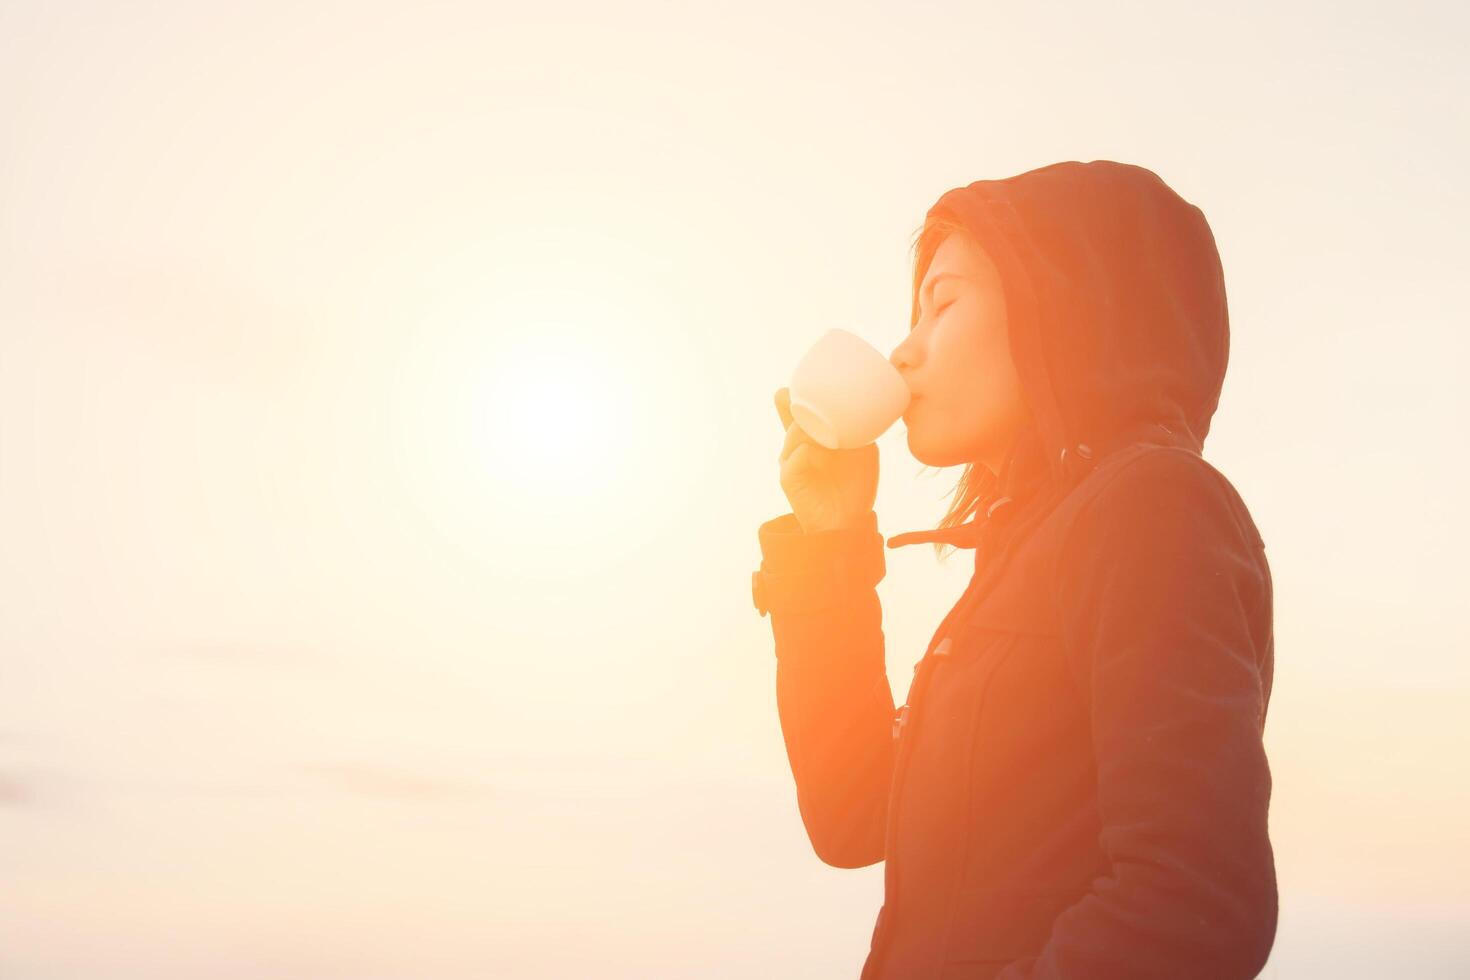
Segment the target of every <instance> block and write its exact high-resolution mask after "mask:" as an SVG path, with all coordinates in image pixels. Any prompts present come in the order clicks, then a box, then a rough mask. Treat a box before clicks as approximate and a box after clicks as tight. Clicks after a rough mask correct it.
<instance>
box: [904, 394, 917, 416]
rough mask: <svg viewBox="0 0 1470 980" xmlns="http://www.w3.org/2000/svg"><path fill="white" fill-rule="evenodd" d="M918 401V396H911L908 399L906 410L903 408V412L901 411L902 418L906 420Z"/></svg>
mask: <svg viewBox="0 0 1470 980" xmlns="http://www.w3.org/2000/svg"><path fill="white" fill-rule="evenodd" d="M918 401H919V396H918V395H912V396H910V397H909V403H908V406H907V407H906V408H904V410H903V417H904V418H908V417H909V413H910V412H912V411H913V410H914V406H915V405H916V404H918Z"/></svg>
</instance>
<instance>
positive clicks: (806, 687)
mask: <svg viewBox="0 0 1470 980" xmlns="http://www.w3.org/2000/svg"><path fill="white" fill-rule="evenodd" d="M936 208H949V209H951V213H955V214H957V215H959V216H960V217H961V218H962V219H964V220H966V221H967V222H968V224H969V226H970V227H971V228H972V230H974V232H975V234H976V235H977V236H978V237H980V238H981V240H982V242H983V243H984V244H985V245H986V247H987V250H989V251H990V252H991V254H992V256H993V257H995V258H996V259H997V264H998V265H999V266H1000V268H1001V271H1002V276H1003V282H1004V284H1005V287H1006V290H1007V301H1008V305H1009V309H1010V310H1011V331H1012V337H1013V339H1012V347H1013V351H1015V352H1017V353H1016V357H1017V368H1018V370H1019V371H1020V373H1021V375H1022V380H1023V384H1024V385H1025V390H1026V394H1027V398H1028V401H1029V402H1030V404H1031V407H1032V409H1033V414H1034V415H1035V416H1037V419H1036V422H1037V424H1036V426H1035V428H1033V429H1031V430H1028V431H1027V432H1026V433H1025V434H1024V435H1023V437H1022V438H1020V439H1018V441H1017V445H1016V449H1015V450H1014V451H1013V453H1012V455H1011V457H1010V458H1009V460H1008V461H1007V464H1006V467H1005V468H1004V470H1003V471H1002V473H1001V474H1000V480H999V485H998V487H997V489H996V491H995V493H994V494H992V495H991V496H990V497H989V498H987V501H985V503H986V507H985V508H984V510H985V511H989V513H988V514H987V515H986V516H985V517H982V518H980V519H978V520H976V521H974V522H972V523H971V524H968V525H965V526H964V528H963V529H962V531H960V532H958V533H956V532H950V535H949V537H948V539H949V540H951V541H952V542H953V543H957V544H962V545H963V546H973V547H975V548H976V552H975V572H974V575H973V577H972V579H971V581H970V583H969V585H968V587H967V588H966V590H965V592H964V594H963V595H962V596H961V597H960V599H959V600H958V601H957V602H956V603H955V605H954V607H953V608H952V609H951V610H950V612H949V614H948V615H947V616H946V617H945V619H944V621H943V622H942V623H941V624H940V625H939V627H938V629H937V630H936V631H935V633H934V635H933V637H932V639H931V640H930V643H929V645H928V648H927V650H926V652H925V655H924V657H923V659H922V660H920V662H919V663H918V665H917V667H916V668H915V674H914V678H913V681H912V684H911V686H910V689H909V694H908V698H907V704H906V706H904V707H902V708H899V709H897V710H895V705H894V700H893V697H892V694H891V691H890V688H889V684H888V679H887V675H886V669H885V649H884V634H883V630H882V610H881V607H880V604H879V599H878V593H877V589H876V586H877V584H878V582H879V581H880V580H881V579H882V578H883V577H884V575H885V572H886V567H885V561H884V551H883V545H884V541H883V537H882V535H881V534H880V533H879V532H878V529H877V518H876V515H875V514H873V513H871V512H870V513H869V514H868V515H867V518H866V520H865V522H864V523H863V524H861V525H860V526H857V527H852V528H847V529H843V530H837V531H826V532H821V533H815V534H809V535H808V534H803V533H802V532H801V530H800V527H799V525H797V524H796V522H795V518H794V516H793V515H791V514H785V515H782V516H781V517H778V518H775V519H773V520H771V521H767V522H766V523H765V524H763V525H761V528H760V531H759V540H760V545H761V550H762V563H761V568H760V570H759V571H757V572H756V573H755V582H754V586H755V588H754V592H755V600H756V605H757V607H758V608H759V609H761V611H762V613H763V614H764V613H765V612H769V614H770V617H771V627H772V631H773V634H774V638H775V648H776V665H777V666H776V692H777V702H778V707H779V712H780V719H781V726H782V732H783V735H784V737H785V743H786V748H787V753H788V758H789V761H790V764H791V770H792V773H793V776H794V778H795V782H796V793H797V801H798V804H799V808H800V812H801V816H802V820H803V822H804V823H805V826H806V830H807V833H808V836H809V837H810V839H811V843H812V846H813V848H814V849H815V851H816V853H817V855H818V856H819V857H820V858H821V859H822V860H823V861H825V862H827V863H828V864H831V865H835V866H837V867H844V868H855V867H861V866H865V865H870V864H873V863H875V862H878V861H883V860H886V861H887V866H886V869H885V879H884V880H885V892H884V901H883V906H882V909H881V910H880V911H879V914H878V918H877V922H876V924H875V926H874V930H873V939H872V949H871V953H870V955H869V957H868V960H867V963H866V965H865V967H864V969H863V974H862V978H863V980H879V978H882V980H927V978H932V980H959V978H968V980H980V978H996V980H1114V978H1116V980H1123V978H1129V980H1153V978H1158V980H1164V978H1168V980H1180V978H1201V980H1203V978H1212V980H1214V978H1218V980H1244V978H1249V977H1254V976H1256V975H1257V973H1258V972H1259V971H1260V969H1261V967H1262V966H1263V964H1264V963H1265V961H1266V958H1267V955H1268V953H1269V951H1270V949H1271V945H1272V942H1273V939H1274V936H1275V930H1276V918H1277V893H1276V879H1275V871H1274V861H1273V855H1272V850H1271V844H1270V841H1269V838H1268V836H1267V809H1268V804H1269V800H1270V795H1271V775H1270V770H1269V768H1268V765H1267V760H1266V756H1265V752H1264V750H1263V746H1262V729H1263V726H1264V723H1265V717H1266V706H1267V703H1268V701H1269V698H1270V693H1271V679H1272V669H1273V642H1272V592H1271V577H1270V569H1269V567H1268V565H1267V562H1266V556H1265V551H1264V545H1263V542H1262V540H1261V537H1260V534H1259V533H1258V532H1257V529H1256V527H1255V524H1254V523H1253V521H1252V520H1251V517H1250V514H1249V512H1248V511H1247V509H1246V507H1245V505H1244V503H1243V502H1242V500H1241V498H1240V496H1239V495H1238V494H1237V493H1236V491H1235V489H1234V487H1233V486H1232V485H1231V484H1230V482H1229V481H1228V480H1227V479H1226V478H1225V477H1224V476H1223V475H1222V474H1221V473H1220V472H1219V471H1217V470H1216V469H1215V468H1214V467H1213V466H1211V465H1210V464H1209V463H1207V462H1206V461H1205V460H1204V459H1203V457H1202V456H1201V454H1200V453H1201V446H1202V443H1203V438H1204V434H1205V433H1206V432H1207V431H1208V427H1209V419H1210V416H1211V415H1212V414H1213V411H1214V408H1215V404H1216V402H1217V400H1218V396H1219V392H1220V387H1221V384H1222V382H1223V377H1224V368H1225V360H1226V350H1227V349H1228V342H1227V339H1226V338H1227V328H1226V318H1225V307H1224V292H1223V282H1222V280H1221V276H1220V266H1219V260H1218V257H1217V256H1216V253H1215V250H1214V245H1213V238H1212V237H1211V236H1210V234H1209V231H1208V226H1207V225H1205V224H1204V219H1203V216H1202V215H1201V214H1200V213H1199V212H1198V210H1197V209H1194V208H1193V206H1192V205H1188V204H1186V203H1184V202H1183V201H1182V200H1181V199H1179V198H1178V197H1177V196H1175V195H1174V194H1173V192H1172V191H1169V190H1168V188H1167V187H1165V186H1164V185H1163V183H1162V181H1159V180H1158V178H1157V177H1156V176H1154V175H1153V174H1152V173H1151V172H1149V171H1146V170H1142V169H1141V168H1132V167H1126V166H1125V165H1121V164H1115V163H1111V162H1108V161H1096V162H1093V163H1089V164H1079V163H1068V164H1058V165H1054V166H1052V167H1047V168H1042V169H1041V170H1038V171H1031V172H1028V173H1027V174H1023V175H1020V176H1019V177H1014V178H1009V179H1008V180H1006V181H993V182H977V184H972V185H969V186H968V187H966V188H959V189H957V190H956V191H951V192H950V193H949V194H947V195H945V197H943V198H941V199H940V202H939V203H938V204H936ZM1130 250H1131V253H1130V254H1131V261H1132V263H1142V264H1146V265H1151V266H1152V269H1153V274H1154V278H1153V279H1152V280H1149V279H1148V277H1147V276H1142V275H1141V274H1137V273H1136V272H1135V273H1133V274H1130V271H1129V270H1132V269H1133V265H1132V264H1130V262H1129V261H1126V260H1124V261H1120V260H1119V255H1118V253H1119V252H1130ZM922 275H923V270H922V269H920V270H919V273H918V275H917V276H916V283H917V281H918V280H919V279H921V278H922ZM1087 284H1090V286H1088V288H1091V289H1092V293H1091V294H1090V301H1089V300H1088V297H1087V296H1082V295H1079V294H1078V292H1077V290H1078V289H1081V288H1083V286H1086V285H1087ZM1130 289H1132V290H1133V292H1132V293H1129V292H1128V290H1130ZM1069 317H1070V318H1071V319H1068V318H1069ZM1064 321H1065V322H1064ZM1059 345H1060V346H1062V347H1068V345H1074V346H1073V347H1071V348H1069V349H1065V350H1056V349H1055V348H1057V347H1058V346H1059ZM1076 348H1081V349H1080V350H1079V349H1076ZM1042 374H1045V375H1046V379H1045V380H1046V381H1049V382H1050V384H1046V383H1045V382H1043V381H1042V380H1039V378H1040V376H1041V375H1042ZM1053 391H1055V392H1059V393H1060V392H1063V391H1065V392H1066V395H1065V397H1060V398H1059V397H1056V396H1055V395H1053V394H1052V392H1053ZM1059 443H1060V444H1059ZM991 505H993V506H991ZM982 512H984V511H982ZM933 537H935V538H942V537H944V535H933ZM889 543H890V545H892V544H893V542H891V541H890V542H889Z"/></svg>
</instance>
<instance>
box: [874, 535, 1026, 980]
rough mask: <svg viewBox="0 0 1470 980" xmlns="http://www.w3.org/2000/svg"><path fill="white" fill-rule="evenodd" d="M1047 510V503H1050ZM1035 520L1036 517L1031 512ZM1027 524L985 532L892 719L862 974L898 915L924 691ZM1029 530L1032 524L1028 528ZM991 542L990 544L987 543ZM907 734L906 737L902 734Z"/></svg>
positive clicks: (879, 967) (879, 953) (878, 960)
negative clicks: (986, 558) (894, 746)
mask: <svg viewBox="0 0 1470 980" xmlns="http://www.w3.org/2000/svg"><path fill="white" fill-rule="evenodd" d="M1047 510H1049V508H1047ZM1032 520H1033V521H1035V520H1036V518H1035V516H1034V515H1033V516H1032ZM1022 529H1023V528H1021V527H1018V528H1012V533H1011V534H1010V535H1008V536H1007V537H1006V539H1005V540H1004V541H1003V542H1001V544H1002V545H1003V546H1002V547H1000V548H995V542H994V539H993V538H991V539H990V540H989V541H987V537H989V536H987V535H984V534H982V537H981V540H980V543H979V544H978V545H977V547H979V548H984V549H986V550H987V551H995V552H996V553H995V554H994V556H993V557H991V559H990V565H989V567H988V568H986V570H985V572H984V573H983V574H977V575H976V576H975V577H974V578H972V579H971V580H970V583H969V584H968V585H967V586H966V587H965V591H964V592H963V593H962V594H961V595H960V598H959V599H958V600H956V602H955V604H954V606H953V607H952V608H951V609H950V611H949V614H948V615H947V616H945V618H944V620H943V622H941V623H940V624H939V629H938V630H936V631H935V635H936V636H938V637H940V639H939V640H938V642H937V643H935V644H934V645H933V646H931V647H930V648H929V649H928V650H927V651H925V653H924V656H923V657H921V658H920V659H919V662H918V663H917V664H915V665H914V680H913V684H912V686H911V688H910V691H909V696H908V698H907V699H906V700H905V701H904V704H903V706H902V707H901V708H899V709H898V713H897V715H896V716H895V717H894V721H893V737H894V738H895V739H897V741H898V753H897V756H896V757H895V759H894V762H893V778H892V780H891V781H890V782H889V794H890V799H891V801H892V802H891V803H890V805H889V810H888V826H887V828H886V829H887V833H886V834H885V835H884V844H883V850H884V855H885V858H884V860H885V867H884V878H883V892H884V899H883V910H882V912H881V913H880V915H881V920H880V921H881V925H882V932H881V935H879V937H878V942H877V943H876V944H875V945H874V947H873V950H872V954H871V958H870V965H871V967H872V969H871V971H870V970H867V969H865V970H864V971H863V976H864V978H867V977H868V976H869V975H872V976H881V975H882V972H883V960H884V959H885V958H886V956H887V954H888V946H889V937H890V935H891V934H892V931H893V927H894V925H895V919H896V917H897V915H898V900H899V894H900V889H899V870H900V869H899V868H898V866H897V864H896V862H895V861H894V860H893V855H894V854H895V852H896V847H897V844H898V817H899V811H900V810H901V806H900V802H901V801H902V799H903V793H902V787H903V779H904V776H905V774H906V773H907V771H908V760H909V755H910V754H911V752H912V748H913V742H914V737H915V734H916V732H917V727H916V726H917V723H918V720H919V719H920V718H921V717H922V712H918V711H917V709H918V707H919V706H920V705H921V704H922V703H923V700H924V694H925V692H926V691H927V690H928V689H929V684H930V682H931V681H932V679H933V676H934V668H935V667H937V666H938V665H939V664H940V663H942V662H943V661H944V660H945V659H946V658H948V657H949V656H950V650H951V649H952V646H953V642H952V637H953V634H954V632H955V630H954V629H952V628H951V627H952V626H953V625H954V624H956V623H961V622H963V621H964V619H965V617H967V616H968V615H969V614H970V613H971V611H972V610H973V609H974V607H975V606H976V605H977V604H978V603H979V601H980V599H981V597H982V596H983V595H984V594H985V593H986V592H988V591H989V590H990V589H991V588H992V587H993V586H994V584H995V583H996V582H997V581H999V580H1000V577H1001V573H1002V572H1003V571H1004V569H1005V566H1006V564H1007V561H1008V559H1009V558H1010V557H1011V555H1013V554H1014V553H1015V550H1016V545H1017V541H1018V540H1019V539H1020V538H1022V537H1024V534H1022V533H1021V531H1022ZM1026 529H1028V530H1029V528H1026ZM987 544H988V545H989V547H987ZM904 736H907V737H904Z"/></svg>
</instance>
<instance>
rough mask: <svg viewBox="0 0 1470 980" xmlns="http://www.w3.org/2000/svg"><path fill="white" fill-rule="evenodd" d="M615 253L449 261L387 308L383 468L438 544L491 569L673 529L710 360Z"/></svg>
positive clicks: (695, 468) (517, 568) (688, 482)
mask: <svg viewBox="0 0 1470 980" xmlns="http://www.w3.org/2000/svg"><path fill="white" fill-rule="evenodd" d="M558 254H559V256H560V257H561V258H562V259H563V261H564V263H565V262H566V261H567V259H568V256H569V254H572V253H570V251H569V250H568V249H566V248H562V249H561V250H560V251H559V252H558ZM616 254H617V253H615V252H610V251H608V250H607V249H605V248H604V249H602V250H600V251H599V252H598V255H599V256H600V257H601V258H600V260H599V262H600V264H598V263H588V264H582V265H579V266H575V267H572V268H570V269H569V268H567V267H566V265H565V264H564V265H563V266H562V267H559V268H556V269H551V270H547V269H541V268H536V267H530V266H525V265H522V266H520V267H515V268H512V267H510V266H509V265H508V264H507V263H505V262H494V261H489V260H488V259H487V260H485V261H484V262H483V263H482V266H483V267H484V268H490V269H493V270H498V272H497V275H496V276H486V275H477V274H475V273H476V271H477V270H472V269H469V268H465V267H462V266H461V267H451V268H449V269H447V270H446V271H445V273H444V275H443V276H442V277H441V279H440V281H439V282H438V283H436V284H435V285H436V288H434V289H433V290H425V293H426V294H429V295H430V297H431V298H430V300H427V301H425V302H423V303H422V305H420V306H414V307H410V308H409V309H408V310H407V311H406V312H404V313H403V314H397V313H396V311H395V316H397V317H398V320H397V322H396V323H395V324H394V325H393V328H392V329H393V331H394V335H395V337H396V344H395V346H394V349H393V351H392V354H391V356H390V360H391V363H390V364H389V365H387V366H386V367H385V371H386V373H387V375H388V384H387V385H386V389H387V390H386V392H385V402H386V406H385V407H386V414H387V419H388V421H389V423H390V432H389V440H388V443H389V450H390V453H391V457H392V475H393V479H394V484H395V486H397V487H398V488H399V490H400V494H399V496H400V499H401V500H402V503H403V507H404V508H405V510H406V511H407V512H410V513H411V514H412V515H413V516H414V517H415V519H416V520H417V521H419V522H420V524H421V525H422V526H423V527H424V528H425V529H427V530H428V531H429V532H430V533H432V535H433V536H434V537H435V539H436V540H437V541H438V542H439V543H440V544H442V545H446V546H449V547H452V548H453V549H455V550H457V551H459V552H462V553H464V554H466V555H468V556H470V557H471V558H472V559H473V560H474V561H475V562H476V563H477V564H478V565H480V566H482V567H483V568H485V569H489V570H491V571H492V572H495V573H497V574H499V573H503V574H505V575H507V576H512V575H513V576H519V577H526V576H540V577H542V578H548V579H556V580H557V581H564V580H565V578H557V576H563V577H568V576H575V575H577V574H587V573H590V571H589V570H590V569H592V568H593V567H595V565H596V563H597V562H598V561H605V562H606V561H618V560H622V559H621V557H620V556H626V555H628V554H631V553H633V552H635V551H637V550H638V549H639V548H640V547H642V545H641V544H640V542H647V541H649V540H650V539H651V538H652V537H654V536H657V535H660V534H668V535H672V534H673V533H674V532H673V531H672V530H670V529H671V528H674V527H675V526H676V522H677V521H679V520H683V519H686V518H687V509H688V508H692V507H693V506H695V501H697V499H698V496H699V494H700V492H701V491H700V489H699V487H700V485H701V481H706V482H707V480H706V476H705V474H704V472H703V471H702V467H704V466H705V464H706V462H707V460H708V457H709V455H710V454H712V453H713V448H712V446H713V444H714V443H713V440H711V439H710V438H709V430H710V428H711V424H710V421H709V418H708V414H707V405H708V403H709V398H710V391H709V388H710V386H709V384H708V383H707V379H708V378H709V376H710V374H711V372H710V369H709V367H708V366H707V365H706V364H704V363H702V358H701V355H699V354H698V353H697V352H696V346H697V345H696V344H694V343H693V342H691V340H690V339H689V331H688V329H687V326H686V325H685V324H684V323H682V322H681V319H680V314H679V312H678V311H676V310H675V309H674V308H673V304H672V301H671V300H669V298H668V297H667V295H666V294H665V292H664V291H661V289H660V286H659V284H658V283H657V282H656V281H654V280H653V279H652V278H651V277H649V276H646V275H644V276H636V275H633V274H631V273H629V272H627V271H626V270H620V269H618V268H617V267H616V266H614V265H610V264H609V262H608V261H607V260H606V256H608V255H616ZM451 286H454V287H455V288H450V287H451Z"/></svg>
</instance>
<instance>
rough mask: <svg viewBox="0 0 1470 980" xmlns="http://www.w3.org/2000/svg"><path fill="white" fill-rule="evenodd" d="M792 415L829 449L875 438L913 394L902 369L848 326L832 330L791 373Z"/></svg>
mask: <svg viewBox="0 0 1470 980" xmlns="http://www.w3.org/2000/svg"><path fill="white" fill-rule="evenodd" d="M789 388H790V394H791V417H792V418H793V419H794V420H795V421H796V424H797V425H799V426H801V428H802V430H803V431H804V432H806V433H807V435H809V436H811V437H812V439H814V440H815V441H816V442H818V443H820V444H821V445H823V446H826V447H827V448H828V449H856V448H858V447H859V446H866V445H867V444H868V443H870V442H874V441H875V440H877V438H878V437H879V436H881V435H882V434H883V433H885V432H887V431H888V427H889V426H891V425H892V424H893V423H894V422H896V421H898V420H899V418H900V417H902V415H903V413H904V410H905V409H907V408H908V405H909V399H910V397H912V394H911V392H910V391H909V386H908V385H907V384H906V383H905V382H904V380H903V375H901V374H899V372H898V368H896V367H894V366H893V364H892V363H891V362H890V361H889V360H888V358H887V356H886V355H884V354H883V353H882V352H881V351H879V350H878V349H877V348H876V347H874V346H873V345H872V344H870V343H868V342H867V341H866V340H864V339H863V338H861V337H859V336H858V335H857V334H855V333H851V332H849V331H847V330H841V329H833V330H828V331H827V332H826V333H824V334H823V335H822V336H821V337H819V338H818V339H817V342H816V343H815V344H813V345H812V346H811V349H809V350H808V351H807V352H806V353H805V354H804V355H802V358H801V360H800V361H798V362H797V364H796V370H795V371H793V372H792V375H791V384H790V385H789Z"/></svg>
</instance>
